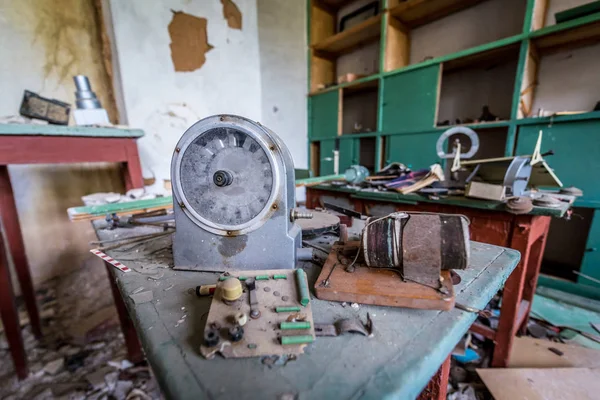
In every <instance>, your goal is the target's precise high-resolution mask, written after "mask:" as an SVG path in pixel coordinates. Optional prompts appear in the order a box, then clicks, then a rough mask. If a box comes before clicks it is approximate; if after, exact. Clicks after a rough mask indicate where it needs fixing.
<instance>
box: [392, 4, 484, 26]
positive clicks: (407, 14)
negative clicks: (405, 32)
mask: <svg viewBox="0 0 600 400" xmlns="http://www.w3.org/2000/svg"><path fill="white" fill-rule="evenodd" d="M482 1H485V0H437V1H431V0H408V1H402V2H400V1H399V0H391V1H390V3H391V4H390V14H391V15H393V16H394V17H395V18H397V19H398V20H399V21H400V22H401V23H403V24H404V25H406V26H407V27H409V28H416V27H419V26H421V25H425V24H428V23H430V22H433V21H435V20H437V19H441V18H443V17H445V16H447V15H450V14H453V13H455V12H458V11H461V10H464V9H465V8H469V7H472V6H474V5H476V4H478V3H481V2H482Z"/></svg>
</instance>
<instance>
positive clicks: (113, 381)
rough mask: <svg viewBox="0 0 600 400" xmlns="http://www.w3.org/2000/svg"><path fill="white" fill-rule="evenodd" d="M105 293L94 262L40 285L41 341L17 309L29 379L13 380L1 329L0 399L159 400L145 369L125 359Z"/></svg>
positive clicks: (102, 272)
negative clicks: (20, 316) (42, 335)
mask: <svg viewBox="0 0 600 400" xmlns="http://www.w3.org/2000/svg"><path fill="white" fill-rule="evenodd" d="M110 293H111V292H110V286H109V281H108V277H107V276H106V270H105V268H104V267H103V266H102V264H101V263H99V262H98V261H97V260H95V259H92V260H91V261H90V262H88V263H86V264H85V265H84V266H83V267H82V268H80V269H78V270H76V271H74V272H73V273H70V274H68V275H63V276H61V277H60V278H55V279H52V280H50V281H48V282H45V283H43V284H42V285H40V286H39V287H38V290H37V293H36V295H37V300H38V304H39V307H40V315H41V316H42V324H43V333H44V337H43V339H41V340H39V341H38V340H36V339H35V337H34V336H33V334H32V332H31V326H30V325H29V320H28V318H26V313H25V311H24V310H25V307H24V304H19V310H20V311H21V312H20V314H21V315H22V318H21V322H22V327H23V330H22V335H23V341H24V344H25V350H26V352H27V355H28V366H29V376H28V377H27V378H26V379H24V380H22V381H19V380H18V379H17V376H16V373H15V371H14V368H13V364H12V358H11V356H10V351H9V347H8V343H7V341H6V337H5V334H4V332H3V329H2V327H1V325H0V359H2V360H3V362H1V363H0V398H1V399H8V400H16V399H36V400H37V399H54V398H63V399H109V398H110V399H123V400H125V399H130V400H134V399H135V400H147V399H157V398H160V392H159V389H158V386H157V384H156V382H155V380H154V378H153V377H152V376H151V371H150V369H149V367H148V366H147V365H146V364H145V363H142V364H139V365H134V364H132V363H131V362H130V361H129V360H127V349H126V347H125V343H124V340H123V335H122V333H121V328H120V325H119V323H118V317H117V311H116V309H115V307H114V304H113V301H112V296H111V294H110Z"/></svg>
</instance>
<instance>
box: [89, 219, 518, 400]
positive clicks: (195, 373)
mask: <svg viewBox="0 0 600 400" xmlns="http://www.w3.org/2000/svg"><path fill="white" fill-rule="evenodd" d="M104 224H105V223H104V222H103V221H96V222H94V226H95V228H96V231H97V235H98V237H99V238H100V239H102V240H106V239H112V238H115V237H120V238H123V237H127V236H133V235H139V234H144V233H148V232H152V231H153V229H154V228H152V227H136V228H130V229H127V228H118V229H116V230H112V231H109V230H104V229H102V226H103V225H104ZM318 240H320V241H322V240H323V239H322V238H320V239H318ZM331 242H333V237H331V238H330V240H329V243H331ZM170 245H171V242H170V238H169V237H166V238H161V239H156V240H154V241H152V242H150V243H148V244H146V245H143V246H137V247H134V248H129V249H128V250H125V251H117V250H112V251H108V252H107V253H108V254H109V255H110V256H112V257H114V258H115V259H116V260H118V261H121V262H122V263H123V264H125V265H126V266H128V267H130V268H132V269H133V271H131V272H127V273H124V272H121V271H119V270H117V269H116V268H114V267H112V266H110V265H107V267H108V268H109V271H110V273H112V274H113V276H114V278H115V282H116V287H118V291H119V292H120V293H121V295H122V298H123V300H124V303H125V306H126V308H127V310H128V312H129V316H130V317H131V319H132V320H133V324H134V325H135V329H136V331H137V334H138V336H139V339H140V341H141V344H142V346H143V349H144V351H145V353H146V357H147V359H148V361H149V363H150V365H151V367H152V369H153V371H154V374H155V376H156V378H157V380H158V382H159V385H160V387H161V389H162V391H163V393H164V395H165V396H166V397H167V398H172V399H188V398H189V399H198V398H211V399H215V398H222V399H234V398H237V399H242V398H260V399H278V398H281V397H280V396H282V395H284V394H290V395H293V396H295V397H294V398H297V399H325V398H327V399H342V398H367V399H381V398H398V399H411V398H415V397H417V396H418V395H419V393H421V391H422V390H423V388H424V387H425V386H426V385H427V383H428V382H429V380H430V378H431V377H432V376H434V374H435V373H436V371H437V370H438V368H439V367H440V365H442V363H444V361H445V360H446V359H447V357H448V355H449V353H450V352H451V351H452V349H453V348H454V346H455V345H456V344H457V342H458V341H459V340H460V339H461V337H462V336H463V335H464V334H465V333H466V332H467V330H468V329H469V327H470V326H471V324H472V323H473V321H474V320H475V318H476V316H475V315H474V314H472V313H468V312H464V311H460V310H457V309H454V310H452V311H449V312H440V311H425V310H410V309H401V308H391V307H376V306H365V305H360V307H359V309H357V310H355V309H354V308H352V307H350V305H348V306H346V307H344V306H342V305H341V303H335V302H329V301H321V300H318V299H316V298H314V297H313V298H312V302H313V303H312V305H313V315H314V320H315V322H321V323H328V322H333V321H334V320H337V319H339V318H344V317H361V318H362V319H363V320H365V319H366V315H367V312H369V313H370V314H371V316H372V318H373V322H374V326H375V336H374V337H373V338H366V337H364V336H360V335H352V334H346V335H344V336H341V337H336V338H317V340H316V342H314V343H312V344H311V345H309V346H308V347H307V349H306V352H305V354H304V355H301V356H299V357H298V359H297V360H295V361H290V362H288V363H287V365H285V366H271V367H269V366H267V365H265V364H263V363H262V362H261V359H260V358H252V359H238V360H226V359H223V358H220V357H218V356H217V357H216V358H215V359H213V360H205V359H204V358H203V357H202V356H201V355H200V354H199V352H198V348H199V346H200V344H201V341H202V332H203V330H204V324H205V320H206V316H207V313H208V310H209V306H210V301H211V300H210V298H208V297H206V298H198V297H197V296H196V295H195V294H194V291H193V288H194V287H195V286H196V285H201V284H211V283H215V282H216V281H217V277H218V274H215V273H202V272H185V271H175V270H173V269H172V268H170V266H172V253H171V252H170V251H169V249H170ZM320 245H321V246H327V245H324V244H322V243H320ZM126 247H127V246H126ZM162 249H165V250H162ZM471 255H472V257H471V264H470V266H469V268H468V269H467V270H465V271H459V274H460V275H461V277H462V282H461V283H460V284H459V285H458V286H457V287H456V292H457V301H458V302H460V303H462V304H465V305H469V306H472V307H478V308H482V307H484V306H485V305H486V304H487V303H488V302H489V300H490V299H491V298H492V296H494V295H495V294H496V292H497V291H498V290H499V289H500V288H501V287H502V285H503V284H504V282H505V281H506V279H507V278H508V277H509V275H510V274H511V272H512V271H513V270H514V269H515V267H516V265H517V263H518V261H519V253H518V252H517V251H514V250H510V249H505V248H502V247H498V246H493V245H487V244H481V243H475V242H473V243H472V244H471ZM300 266H301V267H302V268H303V269H305V270H306V272H307V275H308V278H309V281H310V283H311V287H312V286H313V284H314V282H315V279H316V278H317V276H318V273H319V272H320V267H318V266H316V265H314V264H312V263H301V264H300ZM139 288H143V289H141V290H142V291H148V290H149V291H152V294H153V299H152V301H149V302H146V303H142V304H135V303H134V302H133V301H132V299H131V298H130V295H131V294H132V293H134V292H136V291H139V290H140V289H139ZM117 301H118V302H119V301H120V299H117ZM184 316H185V317H184Z"/></svg>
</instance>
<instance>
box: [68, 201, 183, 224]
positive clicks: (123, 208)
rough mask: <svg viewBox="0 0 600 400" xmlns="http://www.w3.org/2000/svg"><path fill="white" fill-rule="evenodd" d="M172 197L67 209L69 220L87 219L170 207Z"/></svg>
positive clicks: (171, 205)
mask: <svg viewBox="0 0 600 400" xmlns="http://www.w3.org/2000/svg"><path fill="white" fill-rule="evenodd" d="M172 207H173V197H171V196H167V197H157V198H155V199H149V200H134V201H128V202H125V203H114V204H103V205H100V206H82V207H71V208H69V209H68V210H67V213H68V214H69V218H70V219H71V220H79V219H87V218H88V217H92V216H100V217H103V216H106V215H107V214H113V213H120V214H123V213H131V212H132V211H137V210H153V209H157V208H172Z"/></svg>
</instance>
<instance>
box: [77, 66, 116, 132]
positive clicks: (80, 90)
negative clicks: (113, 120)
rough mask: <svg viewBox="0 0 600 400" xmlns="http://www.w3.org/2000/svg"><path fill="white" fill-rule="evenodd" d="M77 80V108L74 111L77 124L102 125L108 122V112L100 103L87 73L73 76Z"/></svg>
mask: <svg viewBox="0 0 600 400" xmlns="http://www.w3.org/2000/svg"><path fill="white" fill-rule="evenodd" d="M73 81H74V82H75V87H76V89H77V90H76V91H75V104H76V105H77V109H75V110H74V111H73V119H74V120H75V123H76V124H77V125H102V124H108V123H110V121H109V120H108V114H107V113H106V110H105V109H104V108H102V105H100V100H98V98H97V97H96V93H94V92H93V91H92V85H90V81H89V79H88V77H87V76H85V75H76V76H74V77H73Z"/></svg>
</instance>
